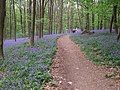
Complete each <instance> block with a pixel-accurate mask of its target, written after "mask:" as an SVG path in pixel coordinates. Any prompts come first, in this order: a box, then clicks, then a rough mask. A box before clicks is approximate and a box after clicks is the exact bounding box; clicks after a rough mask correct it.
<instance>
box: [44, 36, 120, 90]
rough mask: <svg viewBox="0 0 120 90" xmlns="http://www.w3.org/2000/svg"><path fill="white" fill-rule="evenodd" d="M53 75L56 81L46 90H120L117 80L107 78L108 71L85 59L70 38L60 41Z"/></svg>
mask: <svg viewBox="0 0 120 90" xmlns="http://www.w3.org/2000/svg"><path fill="white" fill-rule="evenodd" d="M57 48H58V50H57V53H56V57H55V59H54V60H53V64H52V69H51V74H52V76H53V79H54V81H53V82H51V83H49V84H48V85H47V86H46V87H45V90H120V85H119V83H117V82H116V81H115V80H113V79H110V78H106V77H105V75H106V74H108V71H107V69H105V68H104V67H101V66H96V65H95V64H93V63H92V62H91V61H89V60H87V59H86V58H85V55H84V53H83V52H82V51H80V48H79V46H78V45H76V44H75V43H74V42H73V41H71V40H70V38H69V36H68V35H66V36H63V37H60V38H59V39H58V42H57Z"/></svg>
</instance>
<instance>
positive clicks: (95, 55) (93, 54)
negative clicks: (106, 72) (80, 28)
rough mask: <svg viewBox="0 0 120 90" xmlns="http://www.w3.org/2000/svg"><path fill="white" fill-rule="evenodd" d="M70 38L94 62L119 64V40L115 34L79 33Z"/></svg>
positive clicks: (111, 64)
mask: <svg viewBox="0 0 120 90" xmlns="http://www.w3.org/2000/svg"><path fill="white" fill-rule="evenodd" d="M72 40H73V41H75V43H77V44H79V45H80V46H81V50H83V51H84V52H85V54H86V56H87V58H88V59H90V60H92V61H93V62H94V63H95V64H99V65H110V66H120V42H117V40H116V34H114V33H112V34H110V33H99V34H94V35H79V36H73V37H72Z"/></svg>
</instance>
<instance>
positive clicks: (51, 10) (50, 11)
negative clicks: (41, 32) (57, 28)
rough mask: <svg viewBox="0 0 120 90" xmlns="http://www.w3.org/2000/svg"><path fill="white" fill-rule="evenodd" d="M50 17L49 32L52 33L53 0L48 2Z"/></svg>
mask: <svg viewBox="0 0 120 90" xmlns="http://www.w3.org/2000/svg"><path fill="white" fill-rule="evenodd" d="M48 15H49V16H48V17H49V34H52V28H53V27H52V26H53V0H49V2H48Z"/></svg>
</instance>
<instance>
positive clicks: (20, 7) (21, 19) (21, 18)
mask: <svg viewBox="0 0 120 90" xmlns="http://www.w3.org/2000/svg"><path fill="white" fill-rule="evenodd" d="M19 10H20V24H21V31H22V37H23V35H24V30H23V16H22V1H21V0H20V6H19Z"/></svg>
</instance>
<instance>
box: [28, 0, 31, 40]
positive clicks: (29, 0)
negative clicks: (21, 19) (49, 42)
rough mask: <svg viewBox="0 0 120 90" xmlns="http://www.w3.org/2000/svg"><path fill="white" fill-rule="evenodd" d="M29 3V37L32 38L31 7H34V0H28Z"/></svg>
mask: <svg viewBox="0 0 120 90" xmlns="http://www.w3.org/2000/svg"><path fill="white" fill-rule="evenodd" d="M28 3H29V5H28V7H29V9H28V36H29V38H30V36H31V35H30V34H31V33H30V31H31V12H32V11H31V8H32V0H28Z"/></svg>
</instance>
